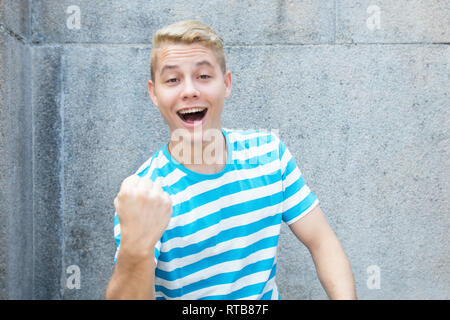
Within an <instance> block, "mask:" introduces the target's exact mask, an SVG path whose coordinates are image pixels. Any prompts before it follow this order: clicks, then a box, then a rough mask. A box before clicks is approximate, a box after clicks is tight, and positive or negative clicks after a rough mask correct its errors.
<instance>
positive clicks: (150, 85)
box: [147, 80, 158, 106]
mask: <svg viewBox="0 0 450 320" xmlns="http://www.w3.org/2000/svg"><path fill="white" fill-rule="evenodd" d="M147 87H148V94H149V95H150V99H152V101H153V104H154V105H155V106H158V98H157V97H156V94H155V84H154V83H153V82H152V80H148V82H147Z"/></svg>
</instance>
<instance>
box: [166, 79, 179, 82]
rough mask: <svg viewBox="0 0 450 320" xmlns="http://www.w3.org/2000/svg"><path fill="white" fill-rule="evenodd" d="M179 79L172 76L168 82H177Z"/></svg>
mask: <svg viewBox="0 0 450 320" xmlns="http://www.w3.org/2000/svg"><path fill="white" fill-rule="evenodd" d="M177 80H178V79H177V78H170V79H169V80H167V81H166V82H168V83H175V82H176V81H177Z"/></svg>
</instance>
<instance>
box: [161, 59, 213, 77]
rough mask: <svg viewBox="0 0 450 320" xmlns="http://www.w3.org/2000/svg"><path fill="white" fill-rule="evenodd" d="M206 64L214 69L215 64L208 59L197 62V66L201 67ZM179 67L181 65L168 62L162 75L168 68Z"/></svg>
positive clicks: (162, 70) (163, 68)
mask: <svg viewBox="0 0 450 320" xmlns="http://www.w3.org/2000/svg"><path fill="white" fill-rule="evenodd" d="M204 65H206V66H208V67H211V68H213V69H214V66H213V65H212V64H211V62H209V61H208V60H202V61H199V62H197V63H196V64H195V66H196V67H200V66H204ZM178 68H179V67H178V66H177V65H172V64H166V65H165V66H164V67H162V69H161V72H160V74H161V75H162V74H163V73H164V71H166V70H168V69H178Z"/></svg>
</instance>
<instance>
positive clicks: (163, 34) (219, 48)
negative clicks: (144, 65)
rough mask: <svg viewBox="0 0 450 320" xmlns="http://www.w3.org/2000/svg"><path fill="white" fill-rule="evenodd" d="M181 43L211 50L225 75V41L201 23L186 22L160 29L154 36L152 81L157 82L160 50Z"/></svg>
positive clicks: (151, 62)
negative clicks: (156, 73) (199, 45)
mask: <svg viewBox="0 0 450 320" xmlns="http://www.w3.org/2000/svg"><path fill="white" fill-rule="evenodd" d="M179 43H181V44H194V43H198V44H201V45H203V46H205V47H207V48H209V49H211V50H212V51H213V52H214V54H215V56H216V59H217V61H218V62H219V65H220V69H221V70H222V72H223V74H225V70H226V64H225V53H224V51H223V39H222V38H221V37H220V36H219V34H218V33H217V32H216V31H214V29H212V28H211V27H209V26H207V25H206V24H204V23H202V22H200V21H195V20H185V21H180V22H177V23H174V24H171V25H168V26H166V27H163V28H161V29H159V30H158V31H156V33H155V35H154V36H153V39H152V44H153V48H152V51H151V54H150V76H151V79H152V81H154V80H155V67H156V64H157V61H156V60H157V53H158V50H159V49H160V48H162V47H163V46H164V45H166V44H179Z"/></svg>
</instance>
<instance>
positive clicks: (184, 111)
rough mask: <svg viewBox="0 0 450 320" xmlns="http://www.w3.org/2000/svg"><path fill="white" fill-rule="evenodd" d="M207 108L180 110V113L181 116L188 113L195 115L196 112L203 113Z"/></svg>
mask: <svg viewBox="0 0 450 320" xmlns="http://www.w3.org/2000/svg"><path fill="white" fill-rule="evenodd" d="M205 109H206V108H191V109H186V110H180V111H178V112H179V113H181V114H186V113H194V112H199V111H203V110H205Z"/></svg>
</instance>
